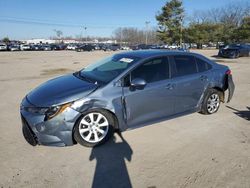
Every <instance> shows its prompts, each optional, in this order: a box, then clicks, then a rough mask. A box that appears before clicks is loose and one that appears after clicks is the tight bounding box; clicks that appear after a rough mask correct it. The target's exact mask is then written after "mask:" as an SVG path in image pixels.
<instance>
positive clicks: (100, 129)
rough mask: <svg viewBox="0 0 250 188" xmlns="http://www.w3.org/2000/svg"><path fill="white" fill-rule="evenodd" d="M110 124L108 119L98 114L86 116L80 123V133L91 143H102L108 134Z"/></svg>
mask: <svg viewBox="0 0 250 188" xmlns="http://www.w3.org/2000/svg"><path fill="white" fill-rule="evenodd" d="M108 128H109V123H108V120H107V118H106V117H105V116H104V115H102V114H101V113H98V112H93V113H89V114H87V115H85V116H84V117H83V118H82V120H81V121H80V125H79V133H80V135H81V137H82V138H83V139H84V140H85V141H87V142H90V143H97V142H100V141H101V140H102V139H103V138H104V137H105V136H106V134H107V133H108Z"/></svg>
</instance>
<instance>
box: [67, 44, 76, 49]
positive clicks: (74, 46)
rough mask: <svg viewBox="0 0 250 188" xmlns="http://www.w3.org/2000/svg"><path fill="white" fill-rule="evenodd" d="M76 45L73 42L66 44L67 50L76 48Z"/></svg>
mask: <svg viewBox="0 0 250 188" xmlns="http://www.w3.org/2000/svg"><path fill="white" fill-rule="evenodd" d="M76 47H77V46H76V45H75V44H69V45H68V46H67V50H75V49H76Z"/></svg>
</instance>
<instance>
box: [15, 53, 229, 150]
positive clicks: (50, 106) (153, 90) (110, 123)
mask: <svg viewBox="0 0 250 188" xmlns="http://www.w3.org/2000/svg"><path fill="white" fill-rule="evenodd" d="M226 91H228V93H229V95H228V97H227V96H225V95H224V94H225V92H226ZM233 93H234V83H233V79H232V74H231V71H230V69H229V68H228V67H227V66H225V65H220V64H217V63H215V62H213V61H211V60H209V59H207V58H206V57H204V56H202V55H199V54H195V53H187V52H180V51H166V50H141V51H130V52H123V53H119V54H115V55H113V56H111V57H109V58H105V59H104V60H101V61H99V62H98V63H95V64H91V65H89V66H87V67H86V68H85V69H82V70H81V71H78V72H75V73H73V74H68V75H65V76H61V77H58V78H54V79H52V80H50V81H48V82H46V83H44V84H42V85H41V86H39V87H38V88H36V89H34V90H33V91H31V92H30V93H29V94H28V95H26V96H25V97H24V99H23V100H22V102H21V106H20V111H21V119H22V124H23V133H24V137H25V138H26V140H27V141H28V142H29V143H30V144H32V145H36V144H42V145H50V146H70V145H73V144H74V143H76V142H77V143H79V144H81V145H84V146H88V147H94V146H97V145H100V144H102V143H104V142H106V141H107V140H108V139H109V138H110V137H112V134H113V132H114V131H115V130H117V131H125V130H127V129H133V128H136V127H140V126H145V125H149V124H152V123H154V122H157V121H162V120H166V119H168V118H171V117H172V118H173V117H178V116H181V115H185V114H189V113H193V112H200V113H202V114H214V113H216V112H217V111H218V109H219V107H220V104H221V102H229V101H230V100H231V98H232V96H233ZM155 128H157V127H155ZM154 136H155V137H157V135H152V137H154Z"/></svg>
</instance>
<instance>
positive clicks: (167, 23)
mask: <svg viewBox="0 0 250 188" xmlns="http://www.w3.org/2000/svg"><path fill="white" fill-rule="evenodd" d="M183 15H184V8H183V6H182V1H181V0H171V1H169V2H166V4H165V5H164V6H163V7H162V8H161V12H159V14H158V15H156V20H157V21H158V26H159V28H158V31H157V35H158V37H159V39H160V40H161V41H163V42H165V43H179V42H180V39H181V38H182V33H181V32H182V31H181V30H182V20H183V17H184V16H183Z"/></svg>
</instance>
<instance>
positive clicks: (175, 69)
mask: <svg viewBox="0 0 250 188" xmlns="http://www.w3.org/2000/svg"><path fill="white" fill-rule="evenodd" d="M175 56H188V57H191V58H193V59H194V63H195V68H196V72H195V73H192V74H187V75H181V76H177V74H178V72H177V67H176V62H175V59H174V57H175ZM169 59H170V63H171V71H172V72H173V74H171V78H179V77H185V76H189V75H194V74H198V73H199V69H198V64H197V61H196V57H195V56H194V55H192V54H188V55H170V56H169ZM172 75H176V76H172Z"/></svg>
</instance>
